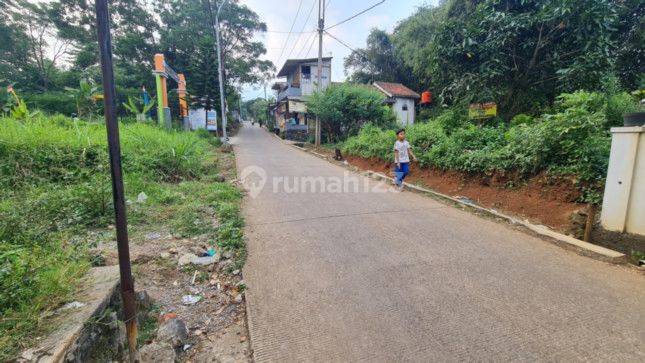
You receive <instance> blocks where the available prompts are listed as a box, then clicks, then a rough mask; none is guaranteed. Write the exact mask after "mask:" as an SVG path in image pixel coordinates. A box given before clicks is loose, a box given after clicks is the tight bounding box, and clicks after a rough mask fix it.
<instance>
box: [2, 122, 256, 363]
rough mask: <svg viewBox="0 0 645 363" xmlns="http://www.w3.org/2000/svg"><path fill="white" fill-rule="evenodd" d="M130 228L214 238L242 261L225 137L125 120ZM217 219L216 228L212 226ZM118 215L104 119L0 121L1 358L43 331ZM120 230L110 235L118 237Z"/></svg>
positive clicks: (124, 160)
mask: <svg viewBox="0 0 645 363" xmlns="http://www.w3.org/2000/svg"><path fill="white" fill-rule="evenodd" d="M120 136H121V146H122V148H121V150H122V164H123V170H124V183H125V191H126V197H127V199H129V200H130V201H136V199H137V195H138V194H139V193H140V192H144V193H146V195H147V196H148V200H147V201H146V202H145V203H136V202H132V203H128V222H129V228H130V229H131V230H137V229H146V228H148V229H155V228H160V227H163V228H166V229H169V230H171V231H172V232H173V234H176V235H181V236H185V237H190V236H195V235H207V236H208V238H209V239H210V240H211V241H212V243H213V244H217V245H219V246H220V248H228V249H231V250H233V251H234V252H235V256H236V264H238V265H241V264H242V263H243V261H244V256H245V251H244V243H243V239H242V226H243V222H242V219H241V217H240V214H239V204H240V200H241V193H240V191H238V190H237V189H236V188H235V187H233V186H232V185H230V184H228V183H218V182H215V181H214V180H216V178H215V176H216V175H217V173H218V169H217V160H218V157H227V156H226V155H223V154H220V153H219V152H218V150H217V149H216V147H215V146H217V145H218V141H217V140H216V139H215V138H213V137H210V135H207V134H198V133H190V132H181V131H166V130H163V129H160V128H157V127H155V126H152V125H147V124H137V123H134V124H121V125H120ZM215 217H217V218H218V220H219V228H216V226H214V225H213V224H212V223H211V220H212V219H213V218H215ZM112 221H113V206H112V195H111V183H110V176H109V166H108V156H107V138H106V133H105V127H104V125H102V124H100V123H86V122H83V121H73V120H71V119H69V118H65V117H61V116H53V117H45V116H40V117H37V118H33V119H31V120H28V121H24V122H21V121H17V120H14V119H10V118H0V291H1V294H0V361H6V360H11V359H12V358H14V357H15V354H16V353H17V352H18V351H20V350H21V349H23V348H25V347H27V346H29V345H30V344H31V343H32V341H33V338H34V337H35V336H37V335H38V334H40V333H42V332H43V331H46V330H47V328H49V327H48V326H47V324H46V323H45V321H44V320H43V317H44V316H46V315H47V314H48V313H49V312H50V311H53V310H55V309H56V308H58V307H59V306H60V305H61V304H63V303H65V302H66V301H69V300H70V299H71V298H72V296H73V293H74V292H75V290H76V288H77V287H78V282H79V278H80V277H81V276H83V274H84V273H85V272H86V271H87V269H88V268H89V267H90V264H91V261H92V258H93V257H92V256H90V255H89V254H88V249H89V247H91V246H92V245H93V244H95V243H96V239H97V238H99V237H96V236H95V237H92V234H90V233H89V231H97V230H98V231H101V230H105V228H106V227H107V226H108V224H111V223H112ZM112 233H113V232H109V233H104V234H105V235H106V236H109V238H113V236H112Z"/></svg>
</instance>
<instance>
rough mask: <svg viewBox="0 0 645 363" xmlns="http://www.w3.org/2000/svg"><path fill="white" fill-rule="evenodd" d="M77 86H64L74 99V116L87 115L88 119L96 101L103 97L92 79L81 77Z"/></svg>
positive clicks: (90, 117)
mask: <svg viewBox="0 0 645 363" xmlns="http://www.w3.org/2000/svg"><path fill="white" fill-rule="evenodd" d="M78 86H79V87H78V88H70V87H65V89H66V90H67V91H68V92H69V93H70V94H71V95H72V97H74V100H75V101H76V116H77V117H79V118H82V117H87V118H88V119H89V120H90V121H91V120H92V115H93V114H94V112H95V111H96V101H97V100H100V99H102V98H103V95H102V94H100V93H99V87H98V86H96V84H95V83H94V82H93V81H92V80H89V81H88V80H86V79H81V80H80V82H79V84H78Z"/></svg>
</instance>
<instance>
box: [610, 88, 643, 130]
mask: <svg viewBox="0 0 645 363" xmlns="http://www.w3.org/2000/svg"><path fill="white" fill-rule="evenodd" d="M637 111H638V103H637V102H636V100H635V99H634V97H633V96H632V95H630V94H629V93H627V92H622V93H617V94H615V95H612V96H610V97H609V98H608V99H607V108H606V110H605V117H606V118H607V125H606V127H616V126H622V125H623V115H624V114H626V113H630V112H637Z"/></svg>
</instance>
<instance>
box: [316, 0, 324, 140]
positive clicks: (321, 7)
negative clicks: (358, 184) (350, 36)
mask: <svg viewBox="0 0 645 363" xmlns="http://www.w3.org/2000/svg"><path fill="white" fill-rule="evenodd" d="M321 14H322V16H321ZM324 28H325V5H324V3H323V0H318V72H317V73H318V85H317V90H318V92H320V91H321V90H322V64H323V63H322V38H323V30H324ZM315 136H316V142H315V144H316V146H320V118H319V117H318V116H316V135H315Z"/></svg>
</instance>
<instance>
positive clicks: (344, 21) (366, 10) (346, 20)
mask: <svg viewBox="0 0 645 363" xmlns="http://www.w3.org/2000/svg"><path fill="white" fill-rule="evenodd" d="M384 2H385V0H381V1H379V2H377V3H376V4H374V5H372V6H370V7H369V8H367V9H365V10H363V11H360V12H358V13H356V14H354V15H352V16H350V17H349V18H347V19H345V20H343V21H340V22H338V23H336V24H334V25H331V26H328V27H327V28H325V30H327V29H331V28H333V27H336V26H339V25H341V24H343V23H346V22H348V21H350V20H352V19H354V18H355V17H357V16H359V15H361V14H365V13H366V12H368V11H370V10H372V9H374V8H375V7H377V6H379V5H381V4H383V3H384Z"/></svg>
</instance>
